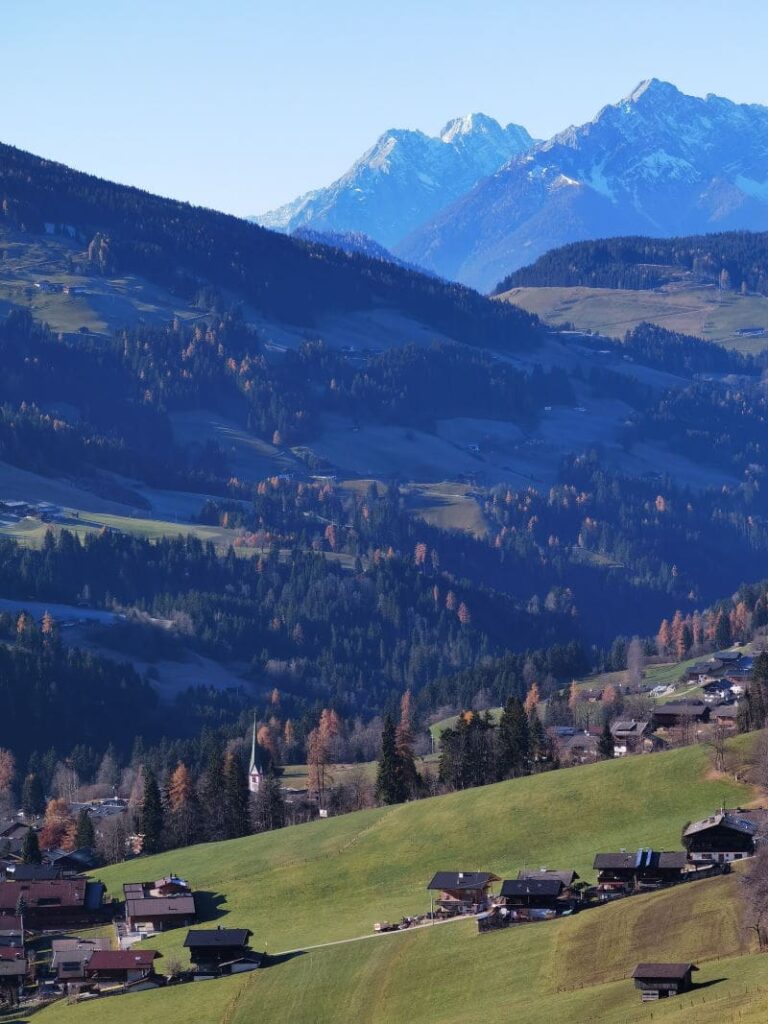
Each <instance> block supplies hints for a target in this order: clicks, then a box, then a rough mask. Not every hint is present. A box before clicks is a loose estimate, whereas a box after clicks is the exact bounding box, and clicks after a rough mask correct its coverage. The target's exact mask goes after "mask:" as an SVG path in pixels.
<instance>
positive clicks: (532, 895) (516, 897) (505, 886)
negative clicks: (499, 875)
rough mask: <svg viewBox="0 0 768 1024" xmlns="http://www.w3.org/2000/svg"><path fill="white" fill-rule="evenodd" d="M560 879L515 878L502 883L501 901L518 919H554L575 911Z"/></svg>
mask: <svg viewBox="0 0 768 1024" xmlns="http://www.w3.org/2000/svg"><path fill="white" fill-rule="evenodd" d="M564 888H565V887H564V886H563V883H562V881H561V880H560V879H559V878H513V879H507V880H506V881H504V882H502V883H501V893H500V900H499V902H500V903H501V905H502V906H505V907H506V908H507V909H508V910H509V911H511V912H512V913H513V915H514V916H515V918H517V919H524V920H525V919H528V920H533V919H535V918H542V917H554V916H555V915H556V914H562V913H564V912H565V911H569V910H572V909H573V904H572V902H571V901H570V900H569V899H567V898H566V897H565V896H564V892H563V891H564Z"/></svg>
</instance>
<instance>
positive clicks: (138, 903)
mask: <svg viewBox="0 0 768 1024" xmlns="http://www.w3.org/2000/svg"><path fill="white" fill-rule="evenodd" d="M194 913H195V898H194V896H140V897H138V898H137V899H133V898H131V897H128V899H126V901H125V916H126V917H170V916H173V915H176V916H177V917H189V916H190V915H193V914H194Z"/></svg>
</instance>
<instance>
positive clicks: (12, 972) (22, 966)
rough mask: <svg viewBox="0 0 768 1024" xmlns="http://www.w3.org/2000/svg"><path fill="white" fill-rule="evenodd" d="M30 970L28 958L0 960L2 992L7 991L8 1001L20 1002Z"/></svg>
mask: <svg viewBox="0 0 768 1024" xmlns="http://www.w3.org/2000/svg"><path fill="white" fill-rule="evenodd" d="M28 970H29V964H28V962H27V960H26V959H21V960H19V959H14V960H0V992H3V993H5V995H6V997H7V998H6V1001H8V1002H18V1000H19V998H20V996H21V992H22V989H23V988H24V982H25V981H26V977H27V972H28Z"/></svg>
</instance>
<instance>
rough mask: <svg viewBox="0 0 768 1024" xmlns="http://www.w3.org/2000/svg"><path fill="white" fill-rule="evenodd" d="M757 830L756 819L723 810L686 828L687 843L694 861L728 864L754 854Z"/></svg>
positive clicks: (687, 848)
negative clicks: (752, 819)
mask: <svg viewBox="0 0 768 1024" xmlns="http://www.w3.org/2000/svg"><path fill="white" fill-rule="evenodd" d="M757 830H758V827H757V824H756V823H755V822H754V821H750V820H749V819H748V818H746V817H744V818H742V817H740V816H738V815H736V814H731V813H729V812H727V811H720V812H719V813H718V814H712V815H710V817H709V818H703V819H702V820H701V821H692V822H690V823H689V824H688V825H686V826H685V828H684V829H683V846H684V847H685V848H686V850H687V851H688V856H689V858H690V859H691V860H692V861H694V862H696V861H714V862H715V863H717V864H728V863H730V862H731V861H734V860H742V859H743V858H744V857H751V856H752V854H753V853H754V852H755V837H756V835H757Z"/></svg>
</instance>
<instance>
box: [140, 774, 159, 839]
mask: <svg viewBox="0 0 768 1024" xmlns="http://www.w3.org/2000/svg"><path fill="white" fill-rule="evenodd" d="M140 829H141V832H142V834H143V836H144V844H143V846H142V850H143V852H144V853H159V852H160V850H161V849H162V847H163V804H162V801H161V799H160V788H159V787H158V785H157V779H156V778H155V774H154V772H153V771H152V769H151V768H148V767H146V765H145V766H144V795H143V798H142V801H141V812H140Z"/></svg>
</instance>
